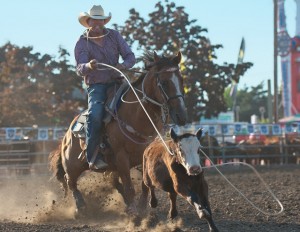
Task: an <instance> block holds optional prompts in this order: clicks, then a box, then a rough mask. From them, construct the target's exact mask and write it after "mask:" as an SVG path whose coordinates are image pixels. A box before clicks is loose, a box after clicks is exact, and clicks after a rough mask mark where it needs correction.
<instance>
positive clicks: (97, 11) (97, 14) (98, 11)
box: [78, 5, 111, 27]
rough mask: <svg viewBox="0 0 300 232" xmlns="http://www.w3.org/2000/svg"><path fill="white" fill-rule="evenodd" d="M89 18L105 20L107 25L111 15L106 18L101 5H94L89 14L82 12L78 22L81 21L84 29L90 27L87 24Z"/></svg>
mask: <svg viewBox="0 0 300 232" xmlns="http://www.w3.org/2000/svg"><path fill="white" fill-rule="evenodd" d="M89 18H92V19H104V24H107V23H108V22H109V21H110V19H111V13H109V15H108V16H105V15H104V10H103V8H102V7H101V6H100V5H99V6H96V5H94V6H93V7H92V8H91V9H90V11H89V13H87V12H81V13H80V14H79V16H78V20H79V22H80V24H81V25H82V26H84V27H90V26H89V25H88V23H87V20H88V19H89Z"/></svg>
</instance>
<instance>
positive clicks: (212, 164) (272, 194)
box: [200, 149, 284, 216]
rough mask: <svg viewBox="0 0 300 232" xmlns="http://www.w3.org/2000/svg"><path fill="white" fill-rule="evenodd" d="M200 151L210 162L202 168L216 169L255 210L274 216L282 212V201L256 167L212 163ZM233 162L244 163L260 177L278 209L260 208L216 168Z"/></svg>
mask: <svg viewBox="0 0 300 232" xmlns="http://www.w3.org/2000/svg"><path fill="white" fill-rule="evenodd" d="M200 151H201V152H202V154H203V155H204V156H205V157H206V158H207V159H208V160H209V162H210V163H211V166H210V167H203V168H206V169H208V168H215V169H216V170H217V172H218V173H219V174H220V175H221V176H222V177H223V178H224V179H225V180H226V182H227V183H228V184H229V185H230V186H231V187H232V188H233V189H234V190H235V191H237V192H238V193H239V194H240V195H241V196H242V197H243V198H244V199H245V200H246V201H247V202H248V203H249V204H250V205H251V206H252V207H253V208H255V209H256V210H258V211H259V212H261V213H262V214H265V215H268V216H276V215H279V214H281V213H282V212H283V210H284V208H283V205H282V203H281V202H280V201H279V199H278V198H277V197H276V196H275V194H274V193H273V192H272V190H271V189H270V188H269V186H268V185H267V183H266V182H265V181H264V180H263V178H262V177H261V176H260V175H259V173H258V172H257V171H256V169H255V168H254V167H253V166H252V165H250V164H247V163H245V162H227V163H223V164H217V165H216V164H214V163H213V162H212V160H211V159H210V158H209V157H208V155H206V154H205V152H204V151H203V150H202V149H200ZM234 164H239V165H245V166H248V167H249V168H251V169H252V170H253V171H254V173H255V174H256V176H257V177H258V178H259V179H260V181H261V182H262V183H263V185H264V186H265V188H266V189H267V190H268V192H269V193H270V194H271V196H272V197H273V199H274V200H275V201H276V202H277V203H278V205H279V206H280V210H279V211H278V212H276V213H269V212H266V211H264V210H262V209H260V208H259V207H257V206H256V205H255V204H254V203H253V202H252V201H250V200H249V199H248V198H247V197H246V196H245V195H244V194H243V193H242V192H241V191H240V190H239V189H238V188H237V187H236V186H235V185H234V184H232V183H231V182H230V180H228V178H227V177H226V176H225V175H224V174H223V173H222V172H221V171H220V170H219V169H218V168H217V167H220V166H225V165H234Z"/></svg>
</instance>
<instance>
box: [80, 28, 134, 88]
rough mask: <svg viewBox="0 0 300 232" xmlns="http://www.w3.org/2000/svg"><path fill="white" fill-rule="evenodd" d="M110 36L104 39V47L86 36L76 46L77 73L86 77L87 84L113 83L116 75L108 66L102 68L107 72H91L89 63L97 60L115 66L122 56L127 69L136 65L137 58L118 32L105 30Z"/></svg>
mask: <svg viewBox="0 0 300 232" xmlns="http://www.w3.org/2000/svg"><path fill="white" fill-rule="evenodd" d="M107 32H108V34H107V35H106V36H104V37H103V43H102V45H101V46H100V45H98V44H96V43H94V42H93V39H87V37H86V36H85V35H81V36H80V38H79V40H78V41H77V43H76V46H75V59H76V71H77V73H78V74H79V75H80V76H82V77H84V80H85V83H86V84H87V85H89V84H95V83H109V82H112V75H116V71H113V70H112V69H109V68H108V67H106V66H102V67H100V68H101V69H102V68H103V69H107V70H91V69H89V67H88V63H89V61H91V60H92V59H96V60H97V61H98V62H100V63H105V64H108V65H112V66H115V65H116V64H117V63H118V62H119V57H120V55H121V57H122V59H123V61H124V62H123V63H122V64H123V65H124V66H125V67H126V69H128V68H131V67H132V66H133V65H134V64H135V56H134V54H133V52H132V51H131V49H130V47H129V46H128V44H127V43H126V41H125V40H124V39H123V37H122V36H121V35H120V33H119V32H118V31H116V30H112V29H107V28H105V31H104V33H107Z"/></svg>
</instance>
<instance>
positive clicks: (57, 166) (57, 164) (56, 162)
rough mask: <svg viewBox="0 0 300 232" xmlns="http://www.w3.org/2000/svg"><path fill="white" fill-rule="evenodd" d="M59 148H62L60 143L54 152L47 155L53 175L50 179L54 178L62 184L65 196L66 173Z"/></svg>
mask: <svg viewBox="0 0 300 232" xmlns="http://www.w3.org/2000/svg"><path fill="white" fill-rule="evenodd" d="M61 147H62V143H60V144H59V146H58V147H57V149H56V150H54V151H52V152H51V153H50V154H49V169H50V171H51V172H52V173H53V176H52V178H54V177H56V179H57V180H58V181H59V182H61V183H62V185H63V187H64V190H65V196H66V194H67V190H68V187H67V183H66V180H65V174H66V172H65V170H64V168H63V165H62V158H61V155H62V153H61Z"/></svg>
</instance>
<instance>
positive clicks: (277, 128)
mask: <svg viewBox="0 0 300 232" xmlns="http://www.w3.org/2000/svg"><path fill="white" fill-rule="evenodd" d="M272 133H273V135H280V134H281V128H280V125H278V124H275V125H273V126H272Z"/></svg>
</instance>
